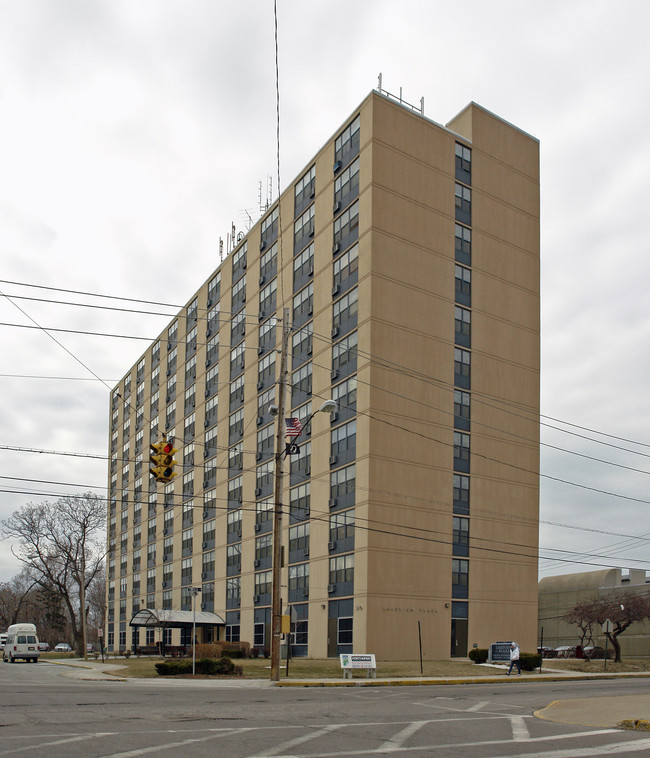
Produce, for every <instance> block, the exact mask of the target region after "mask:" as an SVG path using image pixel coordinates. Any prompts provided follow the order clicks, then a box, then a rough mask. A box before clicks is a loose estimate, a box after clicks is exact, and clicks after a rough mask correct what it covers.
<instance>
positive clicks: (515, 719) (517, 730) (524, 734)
mask: <svg viewBox="0 0 650 758" xmlns="http://www.w3.org/2000/svg"><path fill="white" fill-rule="evenodd" d="M508 718H509V719H510V725H511V727H512V739H513V740H514V741H515V742H526V741H528V740H529V739H530V732H529V731H528V727H527V726H526V722H525V721H524V717H523V716H508Z"/></svg>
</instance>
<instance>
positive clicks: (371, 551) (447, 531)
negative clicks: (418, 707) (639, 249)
mask: <svg viewBox="0 0 650 758" xmlns="http://www.w3.org/2000/svg"><path fill="white" fill-rule="evenodd" d="M539 313H540V305H539V144H538V142H537V140H536V139H534V138H533V137H531V136H530V135H528V134H526V133H525V132H523V131H522V130H521V129H518V128H517V127H515V126H513V125H511V124H509V123H507V122H506V121H504V120H503V119H501V118H499V117H498V116H495V115H494V114H492V113H490V112H489V111H487V110H486V109H484V108H482V107H481V106H478V105H476V104H474V103H471V104H470V105H468V106H467V107H466V108H465V109H464V110H463V111H462V112H461V113H460V114H458V115H457V116H456V117H455V118H453V119H452V120H451V121H450V122H449V123H448V124H447V125H446V126H442V125H441V124H438V123H435V122H433V121H431V120H429V119H428V118H425V117H424V116H423V114H422V113H421V112H420V110H419V109H416V108H413V107H411V106H408V105H406V104H405V103H403V102H396V101H395V100H394V99H392V98H391V97H390V96H388V95H387V93H383V92H376V91H374V92H372V93H371V94H370V95H369V96H368V97H367V98H366V99H365V100H364V101H363V102H362V103H361V104H360V106H359V107H358V108H357V109H356V110H355V111H354V113H352V114H351V115H350V117H349V118H348V119H346V121H345V122H344V123H343V124H342V125H341V126H340V128H339V129H337V130H336V132H335V134H334V135H333V137H332V138H331V139H330V140H329V141H328V142H327V143H326V144H325V145H324V146H323V147H322V148H321V149H320V150H319V151H318V152H317V153H316V155H315V156H314V157H313V158H312V159H311V160H310V161H309V162H308V163H307V164H306V165H305V168H304V170H303V171H302V172H301V173H300V175H299V176H298V177H297V178H296V180H295V181H294V182H293V183H292V184H291V186H290V187H289V188H288V189H287V190H286V191H285V192H284V193H283V194H282V195H281V197H280V198H279V201H276V202H275V203H274V204H273V205H272V206H271V207H270V208H269V209H268V211H267V212H266V213H265V214H264V216H263V217H262V218H261V220H260V221H259V222H258V223H257V224H255V225H254V226H253V227H252V228H251V229H250V231H249V232H248V233H247V234H246V235H245V236H244V237H243V238H242V239H241V240H239V241H238V242H237V244H236V246H235V247H234V249H233V251H232V252H231V253H230V254H229V255H228V256H227V257H226V258H225V260H223V262H222V263H220V264H219V265H218V267H217V268H216V270H215V271H214V273H213V274H212V275H211V276H210V277H209V279H208V280H207V281H206V282H204V283H203V284H202V285H201V286H200V287H199V289H198V290H197V292H196V293H195V295H194V296H193V297H192V298H191V299H190V301H189V302H188V303H187V306H186V307H185V308H183V309H182V310H181V311H180V312H179V313H178V316H177V317H176V318H175V319H174V320H173V321H172V322H171V323H170V324H169V326H168V328H167V329H165V331H164V332H163V333H162V334H161V335H160V337H159V338H158V339H157V340H156V341H155V342H154V343H153V344H152V345H151V346H150V347H149V348H148V349H147V350H146V352H145V353H144V354H143V355H142V357H141V359H140V360H139V361H138V362H137V363H136V365H134V366H133V367H132V368H131V369H130V370H129V371H128V372H127V374H126V375H125V377H124V378H123V379H122V380H121V381H120V382H119V384H118V385H117V386H116V387H115V390H114V392H113V394H112V399H111V408H110V413H111V428H110V474H109V486H110V508H109V524H108V531H109V548H110V553H109V565H108V589H107V593H108V594H107V605H108V621H107V630H106V636H107V642H108V645H109V648H114V649H118V648H119V649H123V648H131V647H133V646H137V645H144V644H151V643H153V642H154V640H155V638H156V634H157V633H158V632H156V631H155V630H154V629H153V628H145V627H139V626H131V625H130V622H131V620H132V619H133V618H134V616H135V614H136V613H137V612H138V611H140V610H142V609H147V610H150V611H154V612H155V611H162V610H164V611H166V612H167V613H168V614H169V613H170V612H172V611H189V610H191V609H192V593H191V588H192V587H195V588H200V589H201V593H200V594H199V595H198V596H197V598H196V603H197V606H196V610H197V611H198V612H201V613H204V614H214V616H210V615H206V616H202V617H201V618H202V620H203V621H205V624H203V625H202V626H201V628H200V632H199V639H200V640H201V641H209V640H212V639H215V638H217V637H218V638H223V639H227V640H231V641H237V640H240V641H244V640H245V641H248V642H250V643H251V645H254V646H255V647H257V648H259V649H260V650H261V651H264V650H265V649H268V648H269V646H270V631H271V607H270V606H271V573H272V572H271V569H272V565H271V561H272V553H273V551H272V520H273V511H274V497H273V486H274V476H275V466H276V464H277V462H278V461H277V457H276V454H275V449H276V445H275V433H276V428H277V427H276V424H277V423H283V420H282V419H277V418H276V417H275V416H274V415H273V413H272V408H271V407H272V406H274V405H276V406H277V404H278V399H279V398H278V386H279V385H278V381H279V367H280V359H281V349H280V348H281V340H282V335H283V329H285V328H286V329H288V330H290V333H289V337H288V340H289V341H288V358H287V371H288V373H287V392H286V398H285V403H286V408H287V412H286V413H285V414H284V415H285V416H287V417H291V418H297V419H299V420H300V422H301V423H302V424H303V425H304V427H305V428H304V430H303V432H302V434H301V436H300V437H299V438H298V439H297V440H296V443H297V446H298V451H297V452H296V453H295V454H293V455H291V456H289V457H287V458H286V460H285V459H283V465H284V476H283V478H282V485H283V490H282V492H283V494H282V498H281V503H282V509H283V527H282V545H283V565H282V582H281V584H282V605H283V608H286V607H288V606H291V609H292V618H293V626H292V629H293V633H292V648H293V649H292V653H293V655H304V656H310V657H315V658H324V657H327V656H334V655H337V654H339V653H345V652H355V653H365V652H370V653H375V654H376V655H377V656H378V657H379V658H380V659H413V658H416V657H417V656H418V655H419V644H420V640H421V644H422V652H423V655H424V656H425V657H426V658H429V659H433V658H446V657H449V656H461V657H462V656H466V655H467V652H468V648H471V647H472V646H473V645H475V646H479V647H486V646H487V645H488V644H489V643H490V642H493V641H495V640H501V639H517V640H518V641H519V643H520V645H521V646H522V649H529V650H534V649H535V646H536V630H537V549H538V493H539V487H538V478H539V369H540V349H539V336H540V330H539ZM330 398H333V399H334V400H336V402H337V404H338V410H337V411H336V412H334V413H332V414H321V413H315V415H313V418H311V420H310V417H311V416H312V414H313V413H314V412H315V411H317V410H318V408H319V407H320V405H321V404H322V403H323V401H325V400H327V399H330ZM163 435H167V438H168V439H173V440H174V443H175V445H176V447H177V448H178V453H177V454H176V459H177V460H178V461H179V466H178V467H177V470H179V471H180V472H181V475H179V476H178V477H176V479H175V480H173V481H172V482H170V483H169V484H165V485H162V484H156V482H155V481H154V479H153V477H151V476H150V475H149V463H148V458H149V444H150V442H156V441H159V440H161V439H162V437H163ZM140 618H142V615H141V616H140ZM206 619H207V621H206ZM211 620H212V621H214V624H212V625H211V624H210V621H211ZM164 634H165V636H166V638H167V641H168V642H170V643H172V644H183V643H186V642H189V640H190V634H191V631H190V630H188V628H187V625H183V624H179V625H178V628H176V627H174V626H173V625H172V626H171V627H170V628H167V629H165V630H164Z"/></svg>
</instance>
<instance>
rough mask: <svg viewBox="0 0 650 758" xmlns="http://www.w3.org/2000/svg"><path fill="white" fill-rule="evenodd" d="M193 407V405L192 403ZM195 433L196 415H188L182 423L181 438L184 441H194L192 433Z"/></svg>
mask: <svg viewBox="0 0 650 758" xmlns="http://www.w3.org/2000/svg"><path fill="white" fill-rule="evenodd" d="M192 407H194V403H192ZM195 431H196V414H195V413H190V415H189V416H187V418H186V419H185V421H184V423H183V438H184V439H186V440H192V439H194V433H195Z"/></svg>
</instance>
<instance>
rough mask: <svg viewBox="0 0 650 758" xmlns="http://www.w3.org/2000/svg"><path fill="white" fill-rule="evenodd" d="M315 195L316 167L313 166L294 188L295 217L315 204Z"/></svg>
mask: <svg viewBox="0 0 650 758" xmlns="http://www.w3.org/2000/svg"><path fill="white" fill-rule="evenodd" d="M315 194H316V166H312V167H311V168H310V169H309V171H307V173H306V174H305V175H304V176H303V177H302V178H301V179H300V180H299V181H297V182H296V186H295V187H294V196H295V208H294V217H295V216H298V215H299V214H301V213H302V212H303V211H304V210H305V208H306V207H307V206H308V205H310V204H311V203H312V202H313V200H314V196H315Z"/></svg>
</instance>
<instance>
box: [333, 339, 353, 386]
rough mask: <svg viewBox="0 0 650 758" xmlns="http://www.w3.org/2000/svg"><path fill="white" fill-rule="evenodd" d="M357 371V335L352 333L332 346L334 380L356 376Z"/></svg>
mask: <svg viewBox="0 0 650 758" xmlns="http://www.w3.org/2000/svg"><path fill="white" fill-rule="evenodd" d="M356 370H357V333H356V332H352V334H349V335H348V336H347V337H344V338H343V339H342V340H340V341H339V342H336V343H335V344H334V345H333V346H332V376H331V378H332V380H333V381H336V380H337V379H339V378H342V377H344V376H349V375H350V374H354V373H355V371H356Z"/></svg>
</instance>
